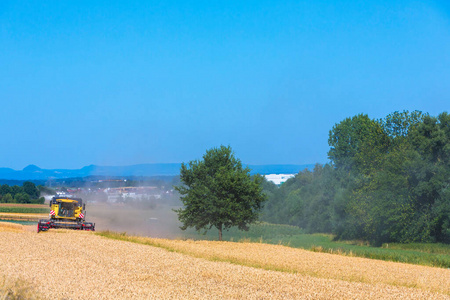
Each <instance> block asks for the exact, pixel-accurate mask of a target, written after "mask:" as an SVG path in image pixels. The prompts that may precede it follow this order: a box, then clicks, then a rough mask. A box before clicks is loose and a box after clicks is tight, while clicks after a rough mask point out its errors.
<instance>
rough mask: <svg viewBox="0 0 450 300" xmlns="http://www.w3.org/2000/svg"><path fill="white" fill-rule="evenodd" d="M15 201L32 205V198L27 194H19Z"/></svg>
mask: <svg viewBox="0 0 450 300" xmlns="http://www.w3.org/2000/svg"><path fill="white" fill-rule="evenodd" d="M14 199H15V202H16V203H31V199H30V196H29V195H28V194H26V193H17V194H16V195H15V196H14Z"/></svg>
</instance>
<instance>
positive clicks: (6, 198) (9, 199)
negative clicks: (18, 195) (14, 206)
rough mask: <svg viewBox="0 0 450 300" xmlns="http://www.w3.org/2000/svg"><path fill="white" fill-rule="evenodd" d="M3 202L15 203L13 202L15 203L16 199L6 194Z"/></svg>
mask: <svg viewBox="0 0 450 300" xmlns="http://www.w3.org/2000/svg"><path fill="white" fill-rule="evenodd" d="M2 201H3V203H13V202H14V199H13V197H12V196H11V194H10V193H8V194H6V195H4V196H3V197H2Z"/></svg>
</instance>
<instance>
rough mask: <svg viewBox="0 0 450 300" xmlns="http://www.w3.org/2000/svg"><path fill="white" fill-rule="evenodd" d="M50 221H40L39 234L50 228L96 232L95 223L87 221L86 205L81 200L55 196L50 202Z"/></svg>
mask: <svg viewBox="0 0 450 300" xmlns="http://www.w3.org/2000/svg"><path fill="white" fill-rule="evenodd" d="M49 206H50V219H42V220H39V223H38V228H37V232H40V231H47V230H48V229H50V228H66V229H77V230H92V231H94V230H95V223H89V222H86V221H85V219H84V218H85V214H86V211H85V208H86V206H85V204H84V203H83V200H82V199H81V198H74V197H69V196H55V197H53V198H52V200H50V204H49Z"/></svg>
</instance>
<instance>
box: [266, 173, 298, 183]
mask: <svg viewBox="0 0 450 300" xmlns="http://www.w3.org/2000/svg"><path fill="white" fill-rule="evenodd" d="M295 175H296V174H269V175H264V177H266V179H267V180H268V181H272V182H273V183H275V184H276V185H280V184H282V183H283V182H285V181H286V180H288V179H289V178H292V177H295Z"/></svg>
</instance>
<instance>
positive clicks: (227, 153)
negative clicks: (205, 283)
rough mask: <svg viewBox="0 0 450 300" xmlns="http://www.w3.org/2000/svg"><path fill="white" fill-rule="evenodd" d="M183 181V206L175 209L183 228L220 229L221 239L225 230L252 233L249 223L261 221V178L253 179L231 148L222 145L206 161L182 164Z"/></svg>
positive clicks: (208, 152)
mask: <svg viewBox="0 0 450 300" xmlns="http://www.w3.org/2000/svg"><path fill="white" fill-rule="evenodd" d="M180 180H181V182H182V183H183V184H182V185H180V186H175V189H176V190H177V191H178V192H179V193H180V195H181V201H182V202H183V207H182V208H180V209H178V210H175V212H177V214H178V218H179V220H180V221H181V222H182V223H183V226H181V227H180V228H181V229H183V230H186V229H187V228H188V227H194V228H195V229H196V230H197V231H200V230H202V229H204V230H205V231H207V230H209V229H211V228H212V227H216V228H217V229H218V230H219V240H222V230H223V229H228V228H230V227H231V226H237V227H238V228H239V229H241V230H248V224H251V223H253V222H254V221H256V220H257V219H258V216H259V211H260V210H261V208H262V206H263V202H264V201H265V198H266V196H265V194H263V192H262V187H261V183H262V181H263V178H262V177H261V176H259V175H256V176H250V169H249V168H248V167H246V168H243V167H242V163H241V161H240V160H239V159H237V158H236V157H235V156H234V153H233V152H232V150H231V147H230V146H228V147H225V146H220V148H212V149H210V150H207V151H206V153H205V154H204V155H203V160H194V161H190V162H189V163H188V164H184V163H183V164H182V165H181V170H180Z"/></svg>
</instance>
